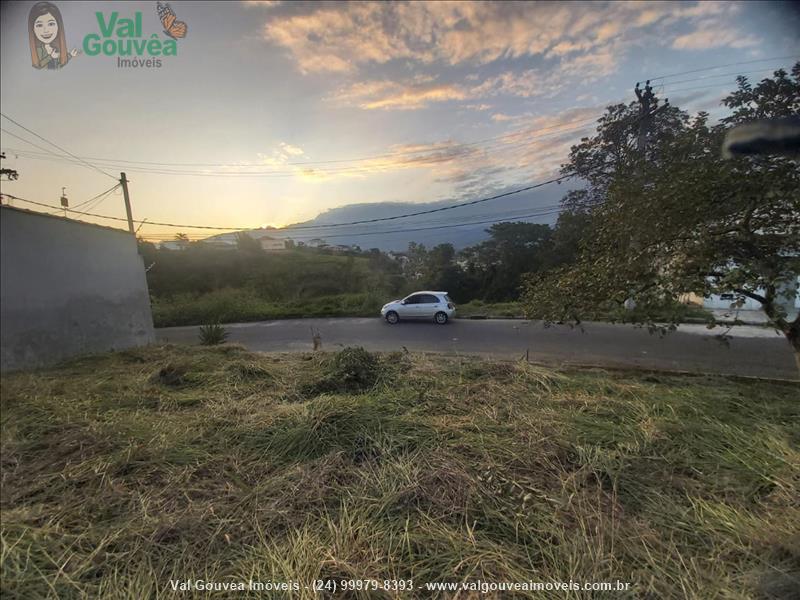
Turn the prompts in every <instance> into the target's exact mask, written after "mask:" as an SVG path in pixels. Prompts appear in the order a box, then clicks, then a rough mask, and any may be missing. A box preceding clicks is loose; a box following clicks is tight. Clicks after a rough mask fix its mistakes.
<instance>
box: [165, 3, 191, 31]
mask: <svg viewBox="0 0 800 600" xmlns="http://www.w3.org/2000/svg"><path fill="white" fill-rule="evenodd" d="M157 7H158V9H157V10H158V18H159V19H161V24H162V25H163V26H164V33H166V34H167V35H168V36H169V37H171V38H172V39H173V40H177V39H178V38H183V37H186V31H187V29H188V27H187V26H186V23H184V22H183V21H178V18H177V17H176V16H175V11H174V10H172V7H171V6H170V5H169V2H164V3H163V4H162V3H161V2H158V3H157Z"/></svg>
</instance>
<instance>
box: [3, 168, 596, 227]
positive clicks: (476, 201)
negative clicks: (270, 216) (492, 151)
mask: <svg viewBox="0 0 800 600" xmlns="http://www.w3.org/2000/svg"><path fill="white" fill-rule="evenodd" d="M602 166H603V167H604V166H606V165H602ZM577 175H578V173H572V174H569V175H561V176H559V177H556V178H553V179H549V180H547V181H542V182H539V183H536V184H532V185H529V186H525V187H523V188H519V189H516V190H512V191H509V192H504V193H502V194H496V195H494V196H489V197H487V198H480V199H478V200H471V201H469V202H460V203H458V204H452V205H449V206H443V207H440V208H434V209H429V210H422V211H417V212H413V213H406V214H403V215H395V216H392V217H380V218H376V219H364V220H361V221H350V222H346V223H329V224H326V225H298V226H296V227H291V226H290V227H284V228H282V229H279V230H277V231H278V232H291V231H299V230H306V229H327V228H330V227H342V226H349V225H365V224H370V223H378V222H385V221H394V220H397V219H404V218H407V217H416V216H420V215H427V214H433V213H438V212H443V211H446V210H454V209H456V208H462V207H464V206H472V205H475V204H480V203H482V202H489V201H492V200H498V199H500V198H505V197H508V196H512V195H514V194H520V193H522V192H526V191H530V190H534V189H537V188H540V187H544V186H545V185H550V184H552V183H558V182H561V181H563V180H565V179H569V178H571V177H575V176H577ZM5 195H6V196H7V197H9V198H13V199H14V200H19V201H21V202H28V203H30V204H34V205H36V206H43V207H46V208H59V207H57V206H53V205H51V204H45V203H43V202H36V201H34V200H28V199H27V198H20V197H19V196H14V195H12V194H5ZM67 210H68V211H69V212H76V211H73V210H71V209H67ZM81 214H83V215H86V216H90V217H97V218H100V219H109V220H112V221H125V222H127V219H123V218H120V217H112V216H109V215H99V214H95V213H89V212H86V213H81ZM134 222H135V223H142V221H134ZM147 224H148V225H157V226H160V227H176V228H181V229H206V230H214V231H228V232H230V231H241V230H245V229H252V227H217V226H212V225H187V224H179V223H160V222H157V221H147ZM328 237H330V236H328Z"/></svg>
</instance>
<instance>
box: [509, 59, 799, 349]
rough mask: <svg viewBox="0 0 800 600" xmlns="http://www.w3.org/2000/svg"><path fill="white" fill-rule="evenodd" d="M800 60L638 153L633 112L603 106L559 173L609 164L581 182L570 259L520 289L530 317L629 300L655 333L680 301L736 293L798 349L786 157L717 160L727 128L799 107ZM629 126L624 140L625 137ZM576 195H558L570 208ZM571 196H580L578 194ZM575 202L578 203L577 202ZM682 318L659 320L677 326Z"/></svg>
mask: <svg viewBox="0 0 800 600" xmlns="http://www.w3.org/2000/svg"><path fill="white" fill-rule="evenodd" d="M798 103H800V63H798V64H797V65H795V67H794V68H793V70H792V73H791V74H789V73H786V72H785V71H782V70H781V71H777V72H775V74H774V77H773V78H771V79H765V80H763V81H761V82H759V83H758V84H756V85H754V86H752V85H751V84H750V83H749V82H748V81H747V79H746V78H744V77H742V78H739V80H738V87H737V90H736V91H734V92H733V93H732V94H730V95H729V96H728V97H726V98H725V100H724V101H723V104H724V105H725V106H727V107H728V108H729V109H731V113H730V115H729V116H727V117H726V118H725V119H723V120H722V122H720V123H718V124H710V123H709V120H708V115H707V114H705V113H699V114H698V115H696V116H695V117H694V118H691V119H690V118H688V117H685V116H684V113H682V112H681V111H678V110H677V109H674V108H673V109H671V111H670V113H669V114H665V116H664V117H663V118H664V119H669V123H668V125H665V126H664V127H663V128H662V130H661V131H660V133H657V135H654V136H653V137H652V140H651V143H650V148H649V151H648V154H647V155H646V156H642V155H640V154H639V153H638V152H637V151H636V149H635V147H634V146H633V144H632V143H631V136H632V135H633V130H632V128H630V119H629V117H630V114H629V113H630V112H631V108H630V107H628V110H627V111H625V110H622V109H621V108H620V106H621V105H619V106H613V107H609V108H608V110H607V113H606V115H605V116H604V118H603V119H601V120H600V122H599V126H598V133H597V135H596V136H595V137H593V138H591V139H584V140H582V141H581V143H580V144H579V145H578V146H575V147H573V149H572V152H571V154H570V161H569V163H568V164H567V165H565V166H564V168H565V169H574V170H580V169H587V168H590V167H591V166H593V165H598V164H610V165H611V167H609V170H608V171H601V172H600V174H598V175H592V176H591V177H589V176H587V177H586V180H587V183H588V185H587V188H586V191H585V192H584V193H583V194H582V199H583V200H587V199H588V200H589V202H585V203H584V205H583V206H581V207H580V209H581V210H584V211H586V212H587V214H588V215H589V218H588V223H587V224H585V229H584V234H583V239H582V241H581V242H580V246H581V247H580V250H579V252H578V258H577V260H576V262H575V263H574V264H571V265H566V266H562V267H560V268H558V269H556V270H554V271H551V272H549V273H548V274H546V275H543V276H539V277H532V278H530V279H529V281H528V282H527V285H526V288H525V293H524V304H525V306H526V310H527V313H528V315H529V316H531V317H537V318H543V319H545V320H547V321H572V322H579V321H581V320H584V319H586V318H591V316H592V315H593V314H594V313H595V312H596V311H597V310H599V309H601V308H607V307H608V306H609V305H611V306H617V307H620V306H622V305H623V304H624V303H625V302H626V301H630V300H632V301H634V302H635V304H636V306H637V310H636V311H635V312H634V313H632V316H633V318H632V320H635V321H638V322H642V323H645V324H648V325H650V326H655V324H656V319H657V318H658V319H659V320H663V319H664V318H665V313H664V309H665V307H669V306H670V305H672V304H674V302H675V300H677V299H678V298H680V297H681V296H682V295H684V294H686V293H689V292H694V293H696V294H698V295H701V296H708V295H710V294H721V293H730V292H733V293H735V294H737V295H738V297H739V298H740V299H741V300H740V301H739V302H740V303H741V302H743V300H744V298H751V299H754V300H757V301H758V302H760V303H761V305H762V307H763V309H764V312H765V313H766V314H767V316H768V318H769V319H770V321H771V323H772V324H773V325H774V326H775V327H776V328H778V329H779V330H781V331H782V332H783V333H784V334H785V335H786V337H787V339H788V340H789V341H790V342H791V343H792V345H793V347H794V349H795V351H796V352H798V351H800V323H799V322H798V319H797V317H796V316H795V317H792V316H791V315H792V312H793V307H792V300H793V298H794V295H795V293H796V291H797V276H798V273H800V265H799V264H798V262H799V260H800V259H799V258H798V257H800V170H799V169H798V165H797V162H794V161H792V160H789V159H786V158H782V157H772V156H770V157H746V158H737V159H734V160H725V159H724V158H723V157H722V155H721V146H722V140H723V137H724V134H725V130H726V129H727V128H728V127H729V126H730V125H733V124H737V123H742V122H746V121H749V120H751V119H754V118H771V117H779V116H785V115H787V114H791V113H797V112H798V110H800V105H799V104H798ZM626 126H628V127H629V133H627V134H623V132H622V130H624V128H625V127H626ZM575 196H576V195H575V194H572V195H571V196H570V195H568V196H567V198H565V205H566V208H567V209H568V210H569V209H573V210H572V212H575V210H574V209H575V199H576V198H575ZM579 196H581V195H580V194H579ZM579 199H580V198H579ZM680 315H681V313H680V312H679V311H677V310H675V311H674V312H672V313H671V314H667V315H666V320H667V325H668V326H669V327H674V325H675V324H676V323H677V322H679V320H680Z"/></svg>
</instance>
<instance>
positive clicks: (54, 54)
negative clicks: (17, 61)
mask: <svg viewBox="0 0 800 600" xmlns="http://www.w3.org/2000/svg"><path fill="white" fill-rule="evenodd" d="M28 38H29V40H30V44H31V63H32V64H33V68H34V69H60V68H61V67H63V66H65V65H66V64H67V63H68V62H69V61H70V59H72V58H75V57H76V56H78V54H80V50H77V49H75V48H73V49H72V50H67V38H66V35H65V34H64V20H63V19H62V18H61V11H60V10H58V7H57V6H56V5H55V4H52V3H50V2H37V3H36V4H34V5H33V7H32V8H31V12H30V13H29V14H28Z"/></svg>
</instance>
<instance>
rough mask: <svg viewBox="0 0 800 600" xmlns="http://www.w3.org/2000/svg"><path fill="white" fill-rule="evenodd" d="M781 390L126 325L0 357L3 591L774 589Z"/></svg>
mask: <svg viewBox="0 0 800 600" xmlns="http://www.w3.org/2000/svg"><path fill="white" fill-rule="evenodd" d="M798 398H800V387H798V385H796V384H791V383H779V382H772V383H771V382H764V381H747V380H737V379H732V378H723V377H713V378H712V377H705V376H677V375H663V374H652V373H651V374H646V373H633V372H612V371H602V370H567V371H557V370H550V369H544V368H541V367H537V366H533V365H529V364H526V363H502V362H485V361H481V360H478V359H474V358H451V359H445V358H442V357H436V356H422V355H381V356H377V355H371V354H367V353H366V352H364V351H359V350H356V349H347V350H345V351H342V352H341V353H339V354H314V355H272V356H270V355H257V354H252V353H249V352H247V351H245V350H243V349H242V348H240V347H238V346H219V347H213V348H198V347H150V348H142V349H136V350H131V351H126V352H119V353H115V354H108V355H104V356H99V357H92V358H86V359H82V360H78V361H74V362H70V363H66V364H64V365H62V366H60V367H58V368H54V369H50V370H43V371H38V372H35V373H21V374H14V375H7V376H4V377H3V378H2V494H1V496H0V499H1V500H2V504H1V506H0V508H1V510H2V514H1V516H2V595H3V597H4V598H42V597H53V598H55V597H59V598H98V597H108V598H149V597H156V596H157V597H160V598H167V597H173V596H174V597H184V598H186V597H203V596H204V594H207V595H208V597H218V598H219V597H230V596H229V595H226V594H225V593H224V592H199V591H195V592H177V591H173V590H172V587H171V586H170V583H169V582H170V580H171V579H174V580H186V579H192V580H194V579H201V580H204V581H216V582H231V581H245V582H246V581H249V580H254V581H262V582H264V581H291V580H294V581H301V582H311V581H312V580H333V579H336V580H338V579H351V578H356V579H377V580H381V581H382V580H384V579H404V580H407V579H413V581H414V586H415V589H414V590H413V591H411V592H404V593H393V592H386V593H384V592H382V591H363V592H349V593H346V594H341V593H340V594H339V595H337V596H336V597H357V598H380V597H395V596H397V597H419V598H430V597H435V596H437V594H436V593H433V592H430V591H425V590H423V589H422V586H423V584H424V583H425V582H437V581H448V582H470V581H477V580H482V581H484V582H527V581H545V582H551V581H563V582H569V581H576V582H587V581H588V582H599V581H616V580H620V581H623V582H631V584H632V586H631V589H630V591H629V592H627V593H606V596H605V597H635V598H653V599H656V598H697V599H707V598H758V597H763V598H797V590H798V589H800V587H798V586H800V568H799V567H798V565H800V536H799V533H800V502H799V501H798V499H799V498H800V489H798V488H799V487H800V448H799V445H800V402H799V401H798ZM247 594H248V593H247V592H244V593H241V592H240V593H238V594H237V597H248V596H247ZM518 595H519V596H531V597H554V598H564V597H573V598H577V597H581V598H585V597H597V596H598V595H599V594H597V593H595V594H594V595H592V594H591V593H589V592H575V591H573V592H566V593H565V592H550V593H549V594H548V593H544V594H543V593H530V594H527V593H522V592H518ZM438 596H439V597H445V596H446V597H455V596H457V597H459V598H467V597H470V598H473V597H502V598H507V597H513V596H514V595H513V594H511V593H508V592H505V593H495V594H491V593H490V594H487V595H480V594H477V595H476V594H473V595H469V594H467V593H461V594H460V595H455V596H454V593H447V594H445V593H442V592H439V593H438ZM252 597H261V598H264V597H280V596H279V595H278V594H272V595H270V594H266V593H263V592H261V593H253V594H252ZM291 597H294V598H302V597H312V592H310V591H307V590H305V589H301V590H300V591H299V592H297V593H294V594H293V595H292V596H291Z"/></svg>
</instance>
